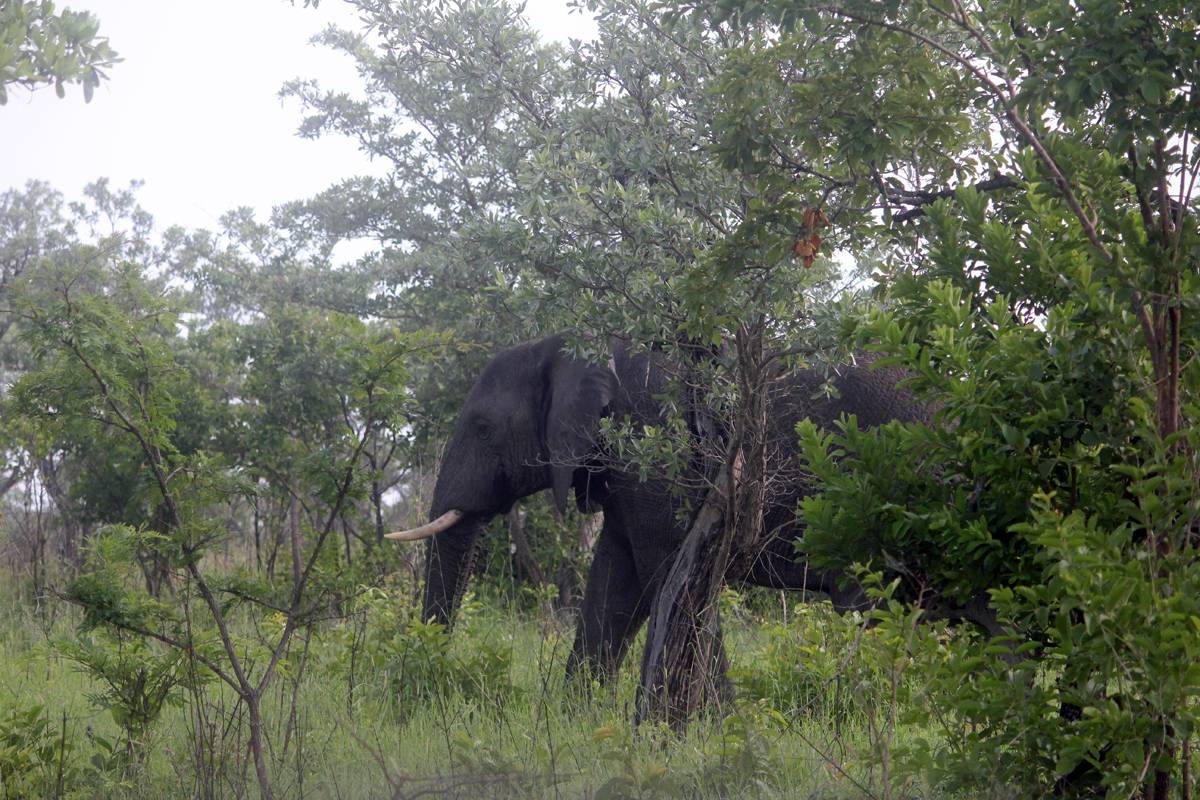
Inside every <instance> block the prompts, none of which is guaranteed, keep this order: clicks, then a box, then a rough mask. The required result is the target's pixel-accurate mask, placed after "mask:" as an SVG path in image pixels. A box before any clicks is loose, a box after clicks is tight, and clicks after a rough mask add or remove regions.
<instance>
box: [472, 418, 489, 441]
mask: <svg viewBox="0 0 1200 800" xmlns="http://www.w3.org/2000/svg"><path fill="white" fill-rule="evenodd" d="M475 437H476V438H477V439H479V441H481V442H486V441H487V440H488V439H490V438H492V429H491V427H490V426H489V425H488V424H487V423H486V422H476V423H475Z"/></svg>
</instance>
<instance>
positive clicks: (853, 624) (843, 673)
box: [729, 605, 879, 724]
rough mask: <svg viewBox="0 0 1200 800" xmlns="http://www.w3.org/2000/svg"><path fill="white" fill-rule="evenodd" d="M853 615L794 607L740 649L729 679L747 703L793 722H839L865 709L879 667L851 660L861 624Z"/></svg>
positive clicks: (859, 619) (854, 659)
mask: <svg viewBox="0 0 1200 800" xmlns="http://www.w3.org/2000/svg"><path fill="white" fill-rule="evenodd" d="M862 622H863V621H862V619H861V617H860V616H859V615H857V614H851V615H848V616H847V617H845V618H843V617H840V616H838V615H836V614H834V613H833V611H832V609H829V608H822V607H820V605H816V606H811V607H810V606H807V605H797V606H796V608H795V610H794V612H793V615H792V616H791V617H790V619H789V620H788V623H787V625H783V624H782V623H780V622H776V621H772V622H769V623H765V624H764V625H763V626H762V628H761V629H760V631H759V635H760V637H761V641H760V642H759V643H758V647H757V648H756V649H754V650H750V649H749V648H743V651H742V652H740V653H739V654H738V656H737V662H738V664H739V666H736V667H734V668H733V669H731V670H730V671H729V678H730V679H731V680H732V681H733V683H734V685H735V686H736V687H737V690H738V697H739V699H740V700H742V701H744V702H746V703H757V704H760V705H762V706H763V707H764V708H766V709H768V710H769V711H770V712H771V713H774V714H781V715H784V716H786V717H787V718H788V719H790V720H792V721H793V722H796V723H799V722H801V721H803V720H811V719H819V720H824V721H826V722H829V723H832V724H842V723H843V722H846V721H847V720H850V719H851V718H853V717H856V716H859V715H861V714H864V713H866V709H865V708H863V704H864V703H867V704H870V703H873V702H875V700H874V699H873V692H872V690H871V689H870V688H861V687H862V686H863V684H867V685H868V687H869V686H872V685H874V684H875V683H876V680H874V679H873V678H877V673H878V672H879V666H878V665H873V664H871V663H870V660H869V659H867V658H865V657H861V656H860V657H858V658H850V657H851V656H852V655H853V647H854V643H855V641H856V640H857V638H858V635H859V632H860V629H861V627H862Z"/></svg>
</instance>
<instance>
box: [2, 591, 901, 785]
mask: <svg viewBox="0 0 1200 800" xmlns="http://www.w3.org/2000/svg"><path fill="white" fill-rule="evenodd" d="M14 588H15V587H14V585H13V578H12V577H11V576H9V577H8V579H7V581H6V585H5V587H4V595H5V601H6V604H7V603H8V602H11V600H12V593H13V591H14ZM481 595H486V596H481ZM412 597H413V592H412V587H411V586H410V585H404V583H403V581H402V580H399V579H397V580H393V581H392V582H390V583H388V584H386V585H384V586H381V587H378V588H374V589H370V590H366V591H363V592H362V593H361V594H360V595H358V596H357V597H356V598H355V599H354V601H353V604H352V606H351V607H349V608H347V609H346V611H347V613H346V614H345V615H344V616H343V617H341V618H340V619H338V620H336V621H331V622H328V623H325V624H322V625H314V626H313V627H312V628H311V630H309V631H306V632H305V633H303V634H302V635H301V636H299V637H298V638H299V639H300V640H301V641H300V642H298V643H297V645H296V646H295V647H294V648H293V650H292V652H291V653H290V654H289V656H288V657H287V658H285V659H284V660H283V661H282V662H281V666H280V672H281V679H280V680H279V681H278V682H277V683H276V684H275V685H274V686H273V687H272V691H270V692H269V693H268V694H267V695H266V696H264V698H263V714H264V727H265V729H266V730H267V731H269V734H268V737H267V738H268V740H269V741H270V744H271V754H272V757H271V760H270V765H269V766H270V770H271V777H272V783H273V785H274V786H275V787H276V791H277V792H278V793H279V794H280V795H281V796H285V797H346V798H396V797H410V796H416V795H418V794H419V793H420V792H422V791H444V792H449V793H451V794H452V795H458V794H463V795H472V794H473V795H478V796H495V797H507V796H512V797H596V798H627V797H628V798H632V797H639V798H650V797H663V798H666V797H712V798H717V797H763V798H774V797H780V798H782V797H795V796H810V795H813V794H817V795H820V796H843V795H844V796H861V795H862V794H863V793H864V792H872V791H873V790H872V787H875V788H876V789H877V788H878V787H877V783H878V781H879V780H880V779H881V776H880V775H879V774H878V769H877V762H876V760H875V755H874V753H875V750H876V749H877V748H876V746H875V745H876V744H877V743H875V742H873V741H872V738H871V730H872V726H873V725H875V724H877V722H878V720H879V719H880V718H881V716H882V715H884V714H885V711H884V709H883V703H882V702H881V700H880V696H879V694H878V691H877V685H878V682H879V681H880V680H883V679H884V678H885V677H886V674H887V670H888V665H887V664H886V663H885V662H884V661H883V660H882V659H880V658H879V652H878V651H877V650H876V649H874V648H873V646H872V645H871V643H870V642H869V640H870V639H871V636H872V634H870V633H868V634H867V635H866V636H862V635H861V630H862V626H861V619H860V618H856V617H854V616H849V617H846V618H842V617H839V616H837V615H836V614H834V613H833V612H832V611H831V610H830V609H829V608H828V606H827V605H823V604H820V603H816V604H810V603H804V602H802V601H801V598H799V597H798V596H796V595H786V596H783V597H782V600H781V599H780V596H779V595H778V593H769V592H758V591H751V592H746V593H743V592H736V591H733V590H729V591H727V593H726V595H725V597H724V599H723V606H724V608H725V611H726V614H727V617H728V623H727V625H728V630H729V637H730V652H731V657H732V659H733V666H734V669H733V672H732V677H733V679H734V681H735V682H736V683H737V685H738V686H739V687H740V695H739V702H738V705H737V706H736V707H735V708H734V709H733V710H732V712H731V713H730V714H729V715H728V716H726V717H725V718H724V719H718V718H713V717H708V718H705V719H704V720H702V721H701V722H700V723H699V724H697V725H695V726H693V728H692V730H691V731H690V732H689V733H688V734H687V735H686V736H680V735H678V734H675V733H671V732H669V731H667V730H665V729H659V728H657V727H654V726H650V725H645V726H643V727H642V728H641V729H638V730H635V729H633V728H632V727H631V725H630V722H629V720H630V717H631V713H632V707H633V702H634V689H635V684H636V675H635V672H636V665H635V664H634V663H632V662H633V659H629V660H627V663H626V664H625V665H624V669H623V672H622V674H621V676H620V678H619V680H618V681H617V682H616V684H615V685H614V686H609V687H603V688H602V687H599V686H594V685H593V686H580V685H578V684H575V683H568V682H567V681H566V679H565V676H564V666H565V662H566V659H567V655H568V654H569V652H570V647H571V641H572V637H573V625H572V624H571V623H570V621H569V620H567V619H565V618H564V617H563V615H560V614H556V613H550V614H547V615H538V614H530V613H528V612H525V611H522V610H521V609H519V608H514V606H513V605H512V604H511V603H507V602H505V599H504V598H503V596H501V595H498V594H497V595H495V596H491V594H490V593H489V591H488V589H487V588H486V587H482V588H481V593H480V594H477V595H475V596H473V597H469V598H468V600H467V602H466V603H465V604H464V607H463V613H462V615H461V616H460V618H459V620H458V623H457V625H456V628H455V634H454V636H453V637H447V636H446V634H445V633H444V632H443V631H441V630H439V629H438V628H437V626H432V625H427V624H423V623H420V622H418V621H417V620H416V618H415V616H414V614H413V610H412V609H413V601H412V599H411V598H412ZM45 603H46V604H47V606H48V607H53V608H54V614H53V615H52V619H51V621H50V622H49V624H43V625H42V627H41V628H40V629H39V628H38V626H39V622H38V619H39V618H38V616H37V615H36V614H33V613H29V612H26V613H14V614H11V615H8V616H6V617H5V619H4V621H3V622H0V649H2V650H3V651H4V652H3V656H4V657H3V662H2V663H3V666H0V686H2V687H3V688H2V691H3V693H4V696H5V706H6V708H5V717H4V719H3V720H2V721H0V746H2V748H3V749H2V750H0V776H2V780H3V782H4V783H3V786H4V790H5V792H6V796H8V797H29V798H33V797H96V796H103V797H112V798H144V797H192V796H204V797H214V798H218V797H242V796H250V797H254V796H256V795H257V784H256V783H255V780H254V777H253V767H252V765H251V764H250V763H249V761H248V754H247V751H246V745H245V727H246V724H247V723H246V719H245V715H244V711H243V710H242V709H241V707H240V706H239V704H238V702H237V698H236V696H235V695H234V693H233V692H232V691H231V690H230V689H229V688H228V687H227V686H224V685H222V684H220V683H219V682H215V681H212V680H211V679H207V680H198V681H194V682H191V683H189V682H187V681H186V680H183V679H179V680H177V681H176V682H175V683H173V684H172V685H170V686H169V687H167V686H160V688H161V690H162V693H163V695H166V696H169V697H170V698H171V699H170V701H169V702H162V703H160V707H158V708H157V709H156V713H154V714H152V715H147V716H143V717H138V718H134V712H136V711H137V710H138V709H139V708H143V709H144V708H145V706H144V698H143V705H141V706H139V705H138V702H137V700H136V698H137V697H139V696H138V695H136V694H131V693H130V692H129V691H128V687H129V685H131V684H136V683H137V677H136V674H137V671H138V669H139V668H141V669H143V670H144V671H143V672H142V676H143V678H145V679H146V680H145V681H144V683H143V686H142V690H143V692H148V691H150V686H151V685H153V681H154V680H155V676H156V675H157V676H158V680H160V681H161V674H162V672H163V670H164V669H165V668H166V667H167V666H169V665H170V663H171V662H170V659H169V653H168V652H167V651H166V650H165V649H164V648H161V647H159V646H156V645H155V644H154V643H152V642H151V643H143V644H139V645H137V646H135V647H133V648H132V652H130V648H129V647H128V646H127V645H126V646H118V643H116V642H114V641H112V640H110V639H108V638H106V637H105V636H104V635H100V634H97V633H96V632H90V633H81V632H80V631H81V628H80V627H79V625H80V623H81V622H82V615H81V614H80V613H79V612H78V611H77V610H75V609H74V608H70V607H66V606H65V604H63V603H62V601H59V600H56V599H54V598H45ZM231 622H232V624H233V625H234V626H235V628H237V631H238V635H239V636H243V637H245V638H246V639H247V640H249V639H252V638H253V637H254V636H256V635H266V636H269V635H270V633H269V632H268V633H265V634H264V633H261V632H260V629H262V628H264V627H268V628H269V626H270V625H271V624H272V620H271V618H270V616H269V615H265V616H259V617H257V618H255V617H254V616H253V615H251V614H249V613H246V612H243V613H241V614H238V615H234V616H232V618H231ZM30 628H33V630H30ZM67 644H69V646H67ZM639 644H640V643H639ZM856 645H857V646H856ZM101 654H103V655H104V656H105V657H106V658H100V655H101ZM146 656H151V657H152V658H151V659H147V658H146ZM124 657H133V658H134V661H133V662H125V663H132V667H133V669H132V672H133V673H134V677H132V678H129V676H128V675H127V676H126V677H127V678H128V679H127V681H126V684H124V685H125V686H126V689H127V691H126V692H124V693H122V692H120V691H117V689H118V688H119V687H120V685H121V684H119V682H116V683H114V676H116V675H118V674H119V671H115V670H114V667H113V665H114V664H115V663H116V662H117V661H119V660H120V659H121V658H124ZM154 658H156V659H157V662H156V663H157V667H158V669H157V671H154V670H153V669H151V670H149V671H145V667H146V666H147V665H148V663H154V662H153V659H154ZM831 678H832V680H831ZM920 732H923V731H920ZM899 735H900V736H902V737H908V736H909V735H910V734H909V733H908V732H904V731H902V732H900V734H899Z"/></svg>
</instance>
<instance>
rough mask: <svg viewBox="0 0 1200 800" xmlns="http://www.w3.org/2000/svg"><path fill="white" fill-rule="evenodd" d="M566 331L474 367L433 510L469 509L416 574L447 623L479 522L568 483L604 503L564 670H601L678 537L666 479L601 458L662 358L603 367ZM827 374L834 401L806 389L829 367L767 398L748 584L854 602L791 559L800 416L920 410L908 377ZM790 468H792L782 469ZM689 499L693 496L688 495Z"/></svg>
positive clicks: (795, 377)
mask: <svg viewBox="0 0 1200 800" xmlns="http://www.w3.org/2000/svg"><path fill="white" fill-rule="evenodd" d="M563 341H564V340H563V337H562V336H561V335H556V336H550V337H548V338H546V339H541V340H539V341H533V342H526V343H524V344H520V345H517V346H515V347H511V348H509V349H507V350H504V351H503V352H501V353H500V354H499V355H497V356H496V357H495V358H494V359H493V360H492V361H491V363H489V364H488V365H487V367H486V368H485V369H484V370H483V373H482V374H481V375H480V377H479V381H478V382H477V383H476V384H475V386H474V388H473V389H472V390H471V392H470V394H469V395H468V396H467V400H466V403H465V404H464V406H463V409H462V412H461V414H460V415H459V419H458V425H457V427H456V428H455V432H454V438H453V441H452V442H451V444H450V447H449V449H448V450H447V451H446V454H445V457H444V459H443V460H442V465H441V470H440V473H439V477H438V481H437V485H436V487H435V488H434V493H433V507H432V511H431V515H430V518H431V519H435V518H437V517H439V516H441V515H442V514H444V513H445V512H447V511H449V510H451V509H457V510H459V511H462V512H464V514H465V515H466V516H465V517H464V518H463V519H461V520H460V521H459V522H458V523H457V524H456V525H454V526H453V527H452V528H449V529H447V530H445V531H443V532H442V533H439V534H437V535H436V536H434V537H433V538H432V539H431V540H430V544H429V550H428V558H427V560H426V572H425V578H426V583H425V601H424V613H425V617H426V619H428V618H430V617H433V618H435V619H436V620H438V621H440V622H443V623H446V624H449V622H450V621H451V619H452V616H453V614H454V611H455V610H456V609H457V607H458V605H459V603H460V602H461V600H462V596H463V592H464V590H465V588H466V584H467V580H468V578H469V577H470V574H471V571H472V567H473V565H474V562H475V559H476V557H477V555H478V553H479V549H480V544H481V542H482V538H483V532H484V528H485V526H486V525H487V523H488V521H489V520H490V519H491V518H492V517H494V516H495V515H497V514H503V513H506V512H507V511H508V510H509V509H510V508H511V507H512V505H513V503H515V502H516V501H517V500H518V499H520V498H522V497H526V496H528V495H531V494H533V493H535V492H538V491H542V490H544V489H553V492H554V498H555V502H556V503H557V504H558V506H559V508H560V509H565V507H566V504H567V500H568V496H569V490H570V489H574V491H575V498H576V502H577V503H578V504H579V507H580V509H582V510H585V511H586V510H592V511H595V510H599V509H602V510H603V511H604V527H603V530H602V532H601V534H600V537H599V540H598V541H597V543H596V547H595V551H594V557H593V561H592V568H591V572H590V574H589V576H588V582H587V587H586V589H585V592H584V597H583V603H582V607H581V609H580V615H579V620H578V627H577V630H576V635H575V644H574V648H573V651H572V655H571V659H570V661H569V662H568V672H569V673H573V672H575V671H577V670H578V669H579V668H580V667H581V666H582V665H583V664H585V663H586V664H587V665H589V666H590V668H591V669H592V670H593V674H596V675H598V676H599V677H600V678H602V679H603V678H604V677H606V676H608V675H611V674H612V673H613V671H614V670H616V669H617V667H618V666H619V665H620V663H621V660H622V658H623V657H624V655H625V652H626V650H627V648H628V646H629V643H630V642H631V641H632V640H633V638H634V636H635V634H636V633H637V631H638V629H639V628H640V627H641V626H642V624H643V623H644V622H645V621H646V618H647V615H648V614H649V611H650V604H651V601H652V599H653V597H654V595H655V592H656V591H657V587H658V584H659V582H660V581H661V580H662V579H663V578H664V577H665V576H666V573H667V571H668V570H669V569H670V567H671V564H672V561H673V557H674V554H675V551H676V549H677V548H678V546H679V545H680V543H681V542H682V541H683V538H684V535H685V534H686V530H685V527H684V526H683V525H681V524H680V522H679V520H678V518H677V516H676V513H675V512H676V511H677V510H678V508H679V506H680V504H681V503H682V502H683V498H680V497H678V496H674V497H673V496H672V493H671V491H670V485H669V484H668V483H667V481H665V480H649V481H647V482H645V483H641V482H639V481H638V477H637V475H628V474H624V473H622V472H620V471H617V470H616V469H614V468H612V467H611V466H610V465H609V466H606V465H605V464H604V463H602V462H601V461H600V460H598V458H597V444H596V438H597V434H598V431H599V427H600V420H601V417H602V416H603V415H607V414H611V415H613V416H615V417H616V418H617V419H623V418H624V417H625V415H627V414H628V415H629V416H630V418H631V419H632V421H633V422H634V423H648V424H659V423H660V422H661V417H660V414H659V410H660V409H659V405H658V404H657V403H656V402H655V401H654V399H653V396H654V395H655V394H661V393H662V392H663V391H664V390H665V388H666V386H667V384H668V382H669V381H670V379H671V377H672V376H671V375H670V374H668V372H667V369H666V368H667V367H670V366H671V365H670V363H669V362H666V361H665V360H661V359H659V360H657V361H656V360H655V359H654V358H653V357H651V356H647V355H644V354H641V355H630V353H629V352H628V347H618V348H617V352H616V353H615V355H614V358H613V359H612V360H611V361H610V364H609V365H606V366H598V365H588V364H586V363H581V362H577V361H574V360H572V359H571V358H570V357H569V356H567V355H566V354H565V353H564V352H563V351H562V346H563ZM839 372H840V375H839V377H837V378H836V380H835V385H836V386H837V388H838V393H839V394H840V399H815V400H814V399H813V394H814V393H815V392H816V390H817V389H818V387H819V386H820V385H821V384H822V383H823V381H824V378H823V377H822V376H821V375H819V374H817V373H814V372H798V373H794V374H791V375H789V376H787V377H786V378H785V379H784V380H782V381H780V383H779V385H778V386H777V388H776V389H775V391H774V392H773V395H772V400H771V404H770V411H769V414H770V419H771V421H772V428H773V436H772V440H773V442H774V443H775V444H776V445H777V447H776V448H775V450H774V452H772V454H771V462H772V466H773V467H775V468H777V479H776V480H774V481H773V482H772V487H771V489H770V490H769V497H768V506H767V510H766V514H765V518H766V519H765V525H766V530H768V531H775V534H774V536H773V538H772V540H771V541H770V542H769V543H768V546H767V547H766V548H765V549H764V551H763V553H762V554H761V555H760V556H759V557H758V559H757V561H756V562H755V563H754V565H753V567H752V569H751V571H750V574H749V576H748V577H747V580H748V582H750V583H754V584H758V585H762V586H769V587H773V588H780V589H806V590H809V591H819V592H827V593H829V594H830V596H831V597H832V598H833V601H834V604H835V606H837V607H838V608H839V610H845V609H847V608H854V607H858V606H860V605H861V604H862V601H863V597H862V595H861V594H860V593H859V592H858V591H857V590H849V591H846V590H842V589H839V587H838V585H837V582H836V580H835V578H836V576H835V575H832V574H829V573H824V572H820V571H818V570H815V569H810V568H809V567H808V565H807V564H805V563H804V562H802V561H801V562H797V561H796V553H795V549H794V547H793V544H792V542H793V541H794V540H795V539H796V537H797V535H798V530H797V527H796V521H795V513H796V511H795V510H796V502H797V499H798V498H799V497H800V495H801V493H802V492H803V490H804V487H803V484H802V483H801V482H800V480H799V475H798V474H796V473H797V472H798V470H797V466H798V458H797V446H796V439H797V437H796V434H795V425H796V423H797V422H798V421H799V420H800V419H802V418H803V417H805V416H807V417H809V418H811V419H813V420H814V421H815V422H817V423H818V424H819V425H822V426H828V425H830V424H832V423H833V422H834V421H836V420H837V419H838V418H839V417H840V416H841V415H842V414H846V415H851V414H853V415H856V416H857V417H858V424H859V427H860V428H869V427H873V426H875V425H879V424H882V423H885V422H888V421H890V420H894V419H895V420H901V421H904V422H913V421H918V420H928V418H929V414H928V411H927V410H926V409H925V408H923V407H922V406H920V405H918V404H916V403H914V402H913V397H912V395H911V393H910V392H908V391H907V390H905V389H898V388H897V387H896V383H897V381H899V380H900V379H901V378H903V377H904V374H903V373H902V372H900V371H898V370H896V369H892V368H881V369H877V370H873V371H872V370H870V369H868V366H867V364H866V363H860V364H858V365H854V366H845V367H843V368H842V369H841V370H840V371H839ZM789 471H790V472H791V473H792V474H791V475H789V474H788V473H789ZM693 499H694V498H693Z"/></svg>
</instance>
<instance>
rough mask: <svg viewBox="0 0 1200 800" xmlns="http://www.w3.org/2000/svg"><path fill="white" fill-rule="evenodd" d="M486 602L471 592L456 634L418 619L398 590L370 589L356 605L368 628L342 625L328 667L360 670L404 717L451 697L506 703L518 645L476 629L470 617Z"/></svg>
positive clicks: (482, 704) (488, 703)
mask: <svg viewBox="0 0 1200 800" xmlns="http://www.w3.org/2000/svg"><path fill="white" fill-rule="evenodd" d="M480 607H481V606H479V604H477V603H476V602H475V601H474V600H473V598H472V597H471V596H468V597H467V598H466V599H465V600H464V602H463V608H462V611H461V612H460V614H459V616H458V625H459V629H458V632H457V633H456V636H455V637H454V638H453V639H452V638H451V636H450V634H449V633H448V632H447V631H446V626H445V625H442V624H440V623H436V622H422V621H420V619H419V618H418V612H417V610H416V609H414V608H410V607H409V606H408V604H407V603H406V602H405V601H404V599H403V597H402V595H401V594H400V593H399V592H393V591H388V590H384V589H371V590H368V591H366V592H365V593H364V594H363V595H362V597H361V598H360V599H359V600H358V606H357V609H356V610H357V612H358V613H363V614H365V615H366V616H367V623H366V629H365V630H363V631H362V632H361V633H359V632H356V631H354V630H352V629H346V630H344V631H343V634H344V635H343V636H342V637H341V638H340V640H339V645H338V652H337V654H336V656H335V657H334V659H333V660H331V661H330V663H329V664H328V665H327V667H326V668H327V669H328V670H329V671H330V674H331V675H337V674H341V673H343V672H345V671H347V670H349V669H351V668H352V667H354V668H355V669H356V670H361V672H362V674H363V676H364V677H363V680H364V681H365V683H366V685H368V686H370V687H372V689H373V691H374V692H375V693H376V694H377V696H378V697H382V698H386V700H387V702H388V703H394V704H395V705H396V708H397V710H398V711H399V713H400V715H401V717H402V718H405V719H407V718H410V717H411V716H412V715H413V714H419V713H423V712H426V711H429V710H430V709H431V708H438V707H441V706H442V705H443V704H445V703H448V702H456V703H458V702H466V703H476V704H479V705H480V707H489V708H492V709H495V708H501V707H503V706H504V705H505V704H507V703H508V702H510V701H511V700H512V699H514V698H516V697H517V696H519V695H520V690H519V689H518V688H517V687H516V686H515V685H514V683H513V679H512V674H511V670H512V661H513V653H512V648H511V646H509V645H493V644H489V643H487V642H485V641H483V640H482V639H480V638H477V637H475V636H473V635H471V631H470V619H471V617H472V615H473V614H474V613H477V612H478V610H479V608H480Z"/></svg>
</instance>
